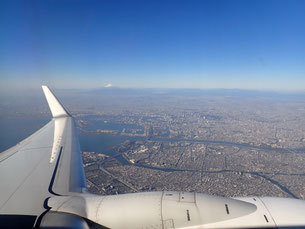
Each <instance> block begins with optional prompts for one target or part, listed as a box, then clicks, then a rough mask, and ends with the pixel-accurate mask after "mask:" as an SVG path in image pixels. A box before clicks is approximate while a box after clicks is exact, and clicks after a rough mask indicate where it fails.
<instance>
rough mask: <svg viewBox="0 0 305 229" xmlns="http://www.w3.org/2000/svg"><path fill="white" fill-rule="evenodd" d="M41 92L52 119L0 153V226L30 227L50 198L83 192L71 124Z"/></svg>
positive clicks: (50, 96) (48, 93) (56, 103)
mask: <svg viewBox="0 0 305 229" xmlns="http://www.w3.org/2000/svg"><path fill="white" fill-rule="evenodd" d="M42 88H43V91H44V94H45V96H46V99H47V101H48V104H49V107H50V110H51V112H52V116H53V119H52V120H51V121H50V122H49V123H48V124H46V125H45V126H44V127H42V128H41V129H40V130H38V131H37V132H35V133H34V134H33V135H31V136H30V137H28V138H26V139H25V140H23V141H22V142H20V143H18V144H17V145H16V146H14V147H12V148H10V149H8V150H6V151H4V152H3V153H0V193H1V194H0V222H1V226H3V225H5V222H8V221H9V224H7V225H10V226H12V223H14V221H15V220H18V222H19V223H20V222H23V221H24V226H26V225H25V224H28V225H30V224H31V223H32V226H33V223H34V222H35V221H36V220H38V218H39V216H40V215H42V213H43V212H45V211H46V210H47V209H48V207H47V205H46V202H47V200H48V199H49V198H50V197H52V196H61V195H68V194H69V193H75V192H77V193H81V192H83V191H85V190H86V183H85V175H84V171H83V165H82V158H81V151H80V147H79V142H78V137H77V133H76V131H77V130H76V128H75V125H74V120H73V118H72V117H71V115H70V114H69V113H68V112H67V111H66V109H65V108H64V107H63V106H62V105H61V104H60V102H59V101H58V100H57V98H56V97H55V96H54V94H53V93H52V92H51V91H50V89H49V88H48V87H47V86H42ZM16 128H18V126H16ZM12 219H13V220H12ZM12 221H13V222H12ZM29 227H30V228H31V226H29Z"/></svg>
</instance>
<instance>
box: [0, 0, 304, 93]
mask: <svg viewBox="0 0 305 229" xmlns="http://www.w3.org/2000/svg"><path fill="white" fill-rule="evenodd" d="M304 12H305V1H294V0H287V1H281V0H277V1H270V0H257V1H250V0H241V1H237V0H236V1H229V0H223V1H217V0H216V1H215V0H213V1H212V0H210V1H204V0H200V1H195V0H192V1H187V0H185V1H180V0H173V1H158V0H154V1H116V0H113V1H108V0H104V1H103V0H98V1H92V0H88V1H78V0H60V1H56V0H43V1H14V0H13V1H5V0H3V1H0V34H1V36H0V89H2V90H4V89H10V88H22V87H38V86H39V85H41V84H48V85H50V86H51V87H59V88H96V87H103V86H104V85H106V84H112V85H114V86H118V87H127V88H130V87H132V88H133V87H136V88H139V87H140V88H141V87H144V88H244V89H260V90H261V89H263V90H266V89H267V90H269V89H271V90H286V91H287V90H288V91H291V90H292V91H293V90H302V91H305V13H304Z"/></svg>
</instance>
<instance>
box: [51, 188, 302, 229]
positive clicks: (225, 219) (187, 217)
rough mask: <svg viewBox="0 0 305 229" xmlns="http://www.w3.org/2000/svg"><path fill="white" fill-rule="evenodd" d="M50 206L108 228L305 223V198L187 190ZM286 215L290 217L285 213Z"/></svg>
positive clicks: (58, 200)
mask: <svg viewBox="0 0 305 229" xmlns="http://www.w3.org/2000/svg"><path fill="white" fill-rule="evenodd" d="M265 202H266V203H265ZM48 206H49V207H51V210H52V211H56V212H65V213H70V214H74V215H77V216H80V217H82V218H85V219H88V220H90V221H92V222H94V223H96V224H98V225H101V226H104V227H107V228H124V229H128V228H130V229H131V228H132V229H134V228H160V229H163V228H277V227H281V226H283V227H289V226H297V227H302V226H304V225H305V217H304V215H305V213H304V212H305V202H304V201H301V200H294V199H284V198H258V197H248V198H239V199H238V198H235V199H234V198H223V197H217V196H211V195H206V194H200V193H187V192H146V193H133V194H123V195H113V196H98V195H92V194H81V195H76V196H60V197H58V196H56V197H52V198H50V199H49V201H48ZM287 206H288V208H287ZM285 215H286V216H288V217H286V218H283V216H285Z"/></svg>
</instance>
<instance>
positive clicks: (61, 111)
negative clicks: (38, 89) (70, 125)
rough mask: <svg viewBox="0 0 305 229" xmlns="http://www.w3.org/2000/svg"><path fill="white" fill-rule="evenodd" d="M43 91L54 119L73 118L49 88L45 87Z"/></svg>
mask: <svg viewBox="0 0 305 229" xmlns="http://www.w3.org/2000/svg"><path fill="white" fill-rule="evenodd" d="M42 90H43V92H44V95H45V96H46V99H47V101H48V104H49V107H50V110H51V113H52V116H53V118H58V117H69V116H71V115H70V114H69V113H68V111H66V109H65V108H64V107H63V105H61V103H60V102H59V101H58V99H57V98H56V96H55V95H54V94H53V92H52V91H51V90H50V89H49V88H48V87H47V86H44V85H43V86H42Z"/></svg>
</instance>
